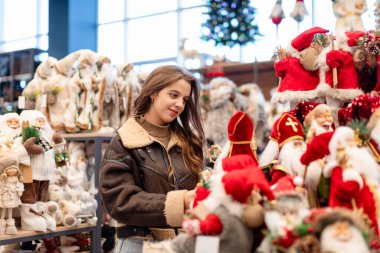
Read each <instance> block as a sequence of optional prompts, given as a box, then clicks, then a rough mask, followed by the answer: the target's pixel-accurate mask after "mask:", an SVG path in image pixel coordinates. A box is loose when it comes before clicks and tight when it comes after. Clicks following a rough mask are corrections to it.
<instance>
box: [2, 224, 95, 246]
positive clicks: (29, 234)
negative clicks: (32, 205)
mask: <svg viewBox="0 0 380 253" xmlns="http://www.w3.org/2000/svg"><path fill="white" fill-rule="evenodd" d="M95 230H96V226H89V225H88V224H79V225H78V226H76V227H74V228H66V227H63V226H59V227H57V230H56V231H54V232H45V233H44V232H35V231H24V230H21V229H19V230H18V231H17V235H15V236H11V235H2V236H0V245H7V244H13V243H20V242H28V241H32V240H39V239H44V238H53V237H56V236H61V235H71V234H76V233H82V232H91V234H93V233H94V231H95ZM91 239H92V237H91ZM97 240H100V238H99V239H97ZM91 246H92V242H91ZM91 252H98V251H93V250H92V249H91Z"/></svg>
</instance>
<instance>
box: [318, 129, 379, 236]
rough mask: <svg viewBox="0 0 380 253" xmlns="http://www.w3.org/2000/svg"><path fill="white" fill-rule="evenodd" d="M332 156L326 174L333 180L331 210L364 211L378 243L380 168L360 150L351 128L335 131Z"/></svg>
mask: <svg viewBox="0 0 380 253" xmlns="http://www.w3.org/2000/svg"><path fill="white" fill-rule="evenodd" d="M329 152H330V155H329V156H328V159H327V165H326V167H325V168H324V171H323V173H324V175H325V176H326V177H328V178H331V180H330V195H329V207H332V208H335V207H344V208H347V209H350V210H360V209H361V210H362V212H363V214H365V215H367V216H368V220H369V221H370V223H371V225H370V226H371V228H372V229H373V232H374V233H375V234H376V235H377V241H378V236H379V228H378V215H377V214H378V211H379V210H378V207H377V205H376V203H377V202H378V200H379V199H378V194H377V192H378V189H379V179H380V175H379V171H378V164H377V163H376V161H375V160H374V159H373V158H372V157H371V155H370V154H369V153H368V151H367V150H366V149H365V148H358V147H357V146H356V144H355V133H354V131H353V130H352V129H351V128H349V127H339V128H337V129H336V130H335V132H334V134H333V136H332V138H331V140H330V142H329Z"/></svg>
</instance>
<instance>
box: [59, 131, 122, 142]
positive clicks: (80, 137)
mask: <svg viewBox="0 0 380 253" xmlns="http://www.w3.org/2000/svg"><path fill="white" fill-rule="evenodd" d="M114 136H115V133H98V132H91V133H75V134H62V137H63V138H65V139H66V140H68V141H85V140H92V139H95V138H101V139H109V140H111V139H112V138H113V137H114Z"/></svg>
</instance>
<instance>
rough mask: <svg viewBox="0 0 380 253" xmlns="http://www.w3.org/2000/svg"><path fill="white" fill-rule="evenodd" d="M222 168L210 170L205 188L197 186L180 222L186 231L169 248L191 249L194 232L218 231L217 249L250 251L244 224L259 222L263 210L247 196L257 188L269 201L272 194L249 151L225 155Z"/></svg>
mask: <svg viewBox="0 0 380 253" xmlns="http://www.w3.org/2000/svg"><path fill="white" fill-rule="evenodd" d="M223 168H224V171H217V172H215V173H214V174H211V176H210V177H209V184H210V187H209V189H208V190H206V189H204V188H201V187H198V188H197V191H196V192H197V194H196V197H195V200H194V202H193V205H192V208H193V209H192V210H191V211H190V214H191V215H192V217H190V218H187V219H185V220H184V221H183V224H182V225H183V228H184V230H185V231H186V234H181V235H179V236H177V237H176V238H174V239H173V241H172V242H170V245H169V248H170V249H171V250H174V252H181V253H187V252H189V253H190V252H194V249H195V237H194V236H197V235H218V236H219V238H220V246H219V249H220V252H234V251H239V252H247V253H248V252H251V250H252V241H253V237H252V232H251V231H250V230H249V229H248V227H258V226H260V225H261V224H262V223H263V215H264V212H263V208H262V206H261V205H260V204H259V203H258V202H256V203H255V204H254V205H251V204H252V203H249V199H250V198H251V197H252V196H257V195H258V194H259V192H261V194H263V195H264V196H265V197H266V198H267V199H268V200H269V201H273V200H274V195H273V193H272V191H271V190H270V188H269V183H268V181H267V180H266V178H265V176H264V174H263V173H262V171H261V170H260V169H259V168H258V167H257V166H256V165H255V163H254V161H253V159H252V157H250V156H249V155H235V156H232V157H231V158H225V159H223ZM249 206H250V207H249ZM247 217H248V218H249V219H250V220H247Z"/></svg>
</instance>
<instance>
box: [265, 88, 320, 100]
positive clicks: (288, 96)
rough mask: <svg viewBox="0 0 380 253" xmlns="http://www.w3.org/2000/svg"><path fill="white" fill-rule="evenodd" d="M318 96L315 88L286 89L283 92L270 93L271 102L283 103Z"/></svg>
mask: <svg viewBox="0 0 380 253" xmlns="http://www.w3.org/2000/svg"><path fill="white" fill-rule="evenodd" d="M317 96H318V92H317V90H316V89H315V90H288V91H283V92H275V93H274V94H273V95H272V99H271V100H272V102H273V103H278V102H280V103H285V102H288V101H292V102H302V101H304V100H310V99H314V98H316V97H317Z"/></svg>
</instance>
